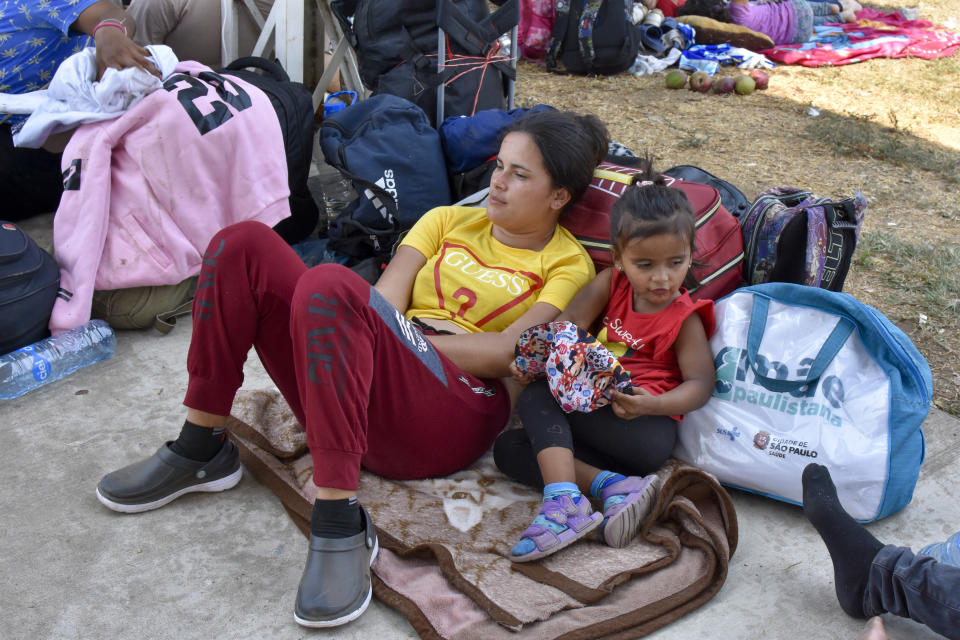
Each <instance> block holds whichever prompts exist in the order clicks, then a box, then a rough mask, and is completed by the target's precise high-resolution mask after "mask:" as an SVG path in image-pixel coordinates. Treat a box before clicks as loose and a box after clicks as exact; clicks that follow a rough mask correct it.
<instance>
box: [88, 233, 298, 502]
mask: <svg viewBox="0 0 960 640" xmlns="http://www.w3.org/2000/svg"><path fill="white" fill-rule="evenodd" d="M305 271H306V267H305V266H304V265H303V262H302V261H301V260H300V258H299V257H297V255H296V253H294V251H293V250H292V249H290V247H289V246H287V244H286V243H285V242H284V241H283V240H282V239H281V238H280V237H279V236H278V235H276V234H275V233H274V232H273V231H272V230H271V229H270V228H269V227H267V226H266V225H264V224H262V223H259V222H252V221H248V222H241V223H238V224H235V225H231V226H229V227H227V228H225V229H223V230H221V231H220V232H218V233H217V234H216V235H215V236H214V237H213V239H212V240H211V241H210V244H209V246H208V247H207V251H206V253H205V254H204V257H203V265H202V267H201V270H200V276H199V279H198V284H197V292H196V298H195V300H194V306H193V335H192V337H191V340H190V350H189V352H188V354H187V371H188V373H189V382H188V386H187V393H186V397H185V399H184V405H186V407H187V416H186V421H185V422H184V424H183V427H182V428H181V430H180V435H179V436H178V437H177V439H176V440H175V441H173V442H171V443H168V444H165V445H163V446H162V447H161V448H160V449H159V450H158V451H157V453H155V454H154V455H153V456H151V457H150V458H147V459H146V460H142V461H140V462H137V463H134V464H132V465H128V466H127V467H124V468H122V469H119V470H118V471H114V472H112V473H110V474H107V475H106V476H104V478H103V479H102V480H101V481H100V484H99V486H98V488H97V496H98V498H99V499H100V501H101V502H102V503H103V504H104V505H106V506H107V507H109V508H111V509H114V510H117V511H122V512H126V513H135V512H139V511H146V510H149V509H155V508H158V507H162V506H163V505H165V504H167V503H169V502H171V501H172V500H174V499H176V498H177V497H179V496H181V495H183V494H184V493H189V492H193V491H222V490H224V489H229V488H231V487H233V486H234V485H236V483H237V482H239V480H240V475H241V471H240V464H239V454H238V452H237V449H236V446H235V445H233V444H232V443H230V442H227V441H226V439H225V436H224V434H223V429H222V427H223V424H224V422H225V421H226V418H227V416H228V415H229V413H230V408H231V407H232V406H233V398H234V396H235V395H236V392H237V389H239V388H240V384H241V383H242V382H243V363H244V362H245V361H246V357H247V353H248V352H249V350H250V347H251V346H253V347H255V348H256V349H257V353H258V354H259V355H260V359H261V361H262V362H263V365H264V368H265V369H266V370H267V373H269V374H270V376H271V377H272V378H273V380H274V382H275V383H276V384H277V387H278V389H280V392H281V393H282V394H283V395H284V397H285V398H286V400H287V402H288V404H289V405H290V408H291V409H292V410H293V413H294V415H295V416H296V417H297V419H298V420H299V421H300V422H301V424H302V423H303V421H304V417H303V410H302V407H301V403H300V399H299V395H298V387H297V384H296V377H295V371H294V362H293V353H292V349H291V342H290V334H289V322H290V301H291V300H292V298H293V291H294V288H295V287H296V283H297V280H298V279H299V277H300V276H301V275H302V274H303V273H304V272H305Z"/></svg>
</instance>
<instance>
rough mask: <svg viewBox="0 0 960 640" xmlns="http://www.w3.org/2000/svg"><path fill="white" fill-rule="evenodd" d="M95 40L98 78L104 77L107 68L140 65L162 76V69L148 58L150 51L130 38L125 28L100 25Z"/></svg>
mask: <svg viewBox="0 0 960 640" xmlns="http://www.w3.org/2000/svg"><path fill="white" fill-rule="evenodd" d="M94 42H95V43H96V45H97V80H99V79H100V78H102V77H103V73H104V71H106V70H107V68H113V69H126V68H128V67H138V68H140V69H143V70H144V71H146V72H147V73H151V74H153V75H155V76H157V77H158V78H159V77H160V71H158V70H157V68H156V67H155V66H154V64H153V63H152V62H150V60H148V59H147V56H149V55H150V52H149V51H148V50H147V49H145V48H144V47H141V46H140V45H138V44H136V43H135V42H134V41H133V40H131V39H130V38H128V37H127V36H126V34H124V32H123V30H121V29H117V28H114V27H110V26H104V27H100V29H98V30H97V34H96V36H95V37H94Z"/></svg>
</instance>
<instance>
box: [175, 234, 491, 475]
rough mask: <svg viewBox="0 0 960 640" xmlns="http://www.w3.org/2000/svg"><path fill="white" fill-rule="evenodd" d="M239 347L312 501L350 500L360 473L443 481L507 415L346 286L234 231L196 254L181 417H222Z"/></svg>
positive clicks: (396, 315)
mask: <svg viewBox="0 0 960 640" xmlns="http://www.w3.org/2000/svg"><path fill="white" fill-rule="evenodd" d="M251 346H253V347H255V348H256V351H257V354H258V355H259V356H260V360H261V362H262V363H263V365H264V367H265V368H266V370H267V373H269V374H270V377H271V378H273V381H274V382H275V383H276V384H277V387H278V388H279V389H280V392H281V393H282V394H283V396H284V398H286V400H287V402H288V403H289V404H290V408H291V409H292V410H293V412H294V414H295V415H296V417H297V420H298V421H299V422H300V424H301V425H303V426H304V427H305V429H306V432H307V443H308V445H309V447H310V452H311V453H312V454H313V480H314V483H315V484H316V485H317V486H319V487H328V488H334V489H347V490H355V489H356V488H357V485H358V480H359V473H360V466H361V465H363V467H364V468H366V469H368V470H370V471H372V472H373V473H376V474H378V475H381V476H384V477H388V478H396V479H413V478H428V477H435V476H442V475H447V474H449V473H452V472H454V471H457V470H459V469H462V468H464V467H466V466H469V465H470V464H471V463H472V462H473V461H475V460H476V459H477V458H479V457H480V456H481V455H483V453H484V452H485V451H486V450H487V449H488V448H489V447H490V446H491V444H492V443H493V441H494V439H495V438H496V436H497V434H498V433H499V432H500V430H501V429H502V428H503V425H504V424H505V423H506V421H507V418H508V417H509V414H510V401H509V398H508V395H507V392H506V390H505V389H504V387H503V386H502V384H501V383H500V382H499V381H485V380H481V379H479V378H476V377H474V376H472V375H470V374H468V373H465V372H463V371H462V370H460V369H459V368H458V367H457V366H456V365H454V364H453V363H452V362H451V361H450V360H449V359H448V358H446V357H445V356H444V355H443V354H441V353H440V352H438V351H437V350H436V349H434V348H433V346H432V345H431V344H430V342H429V340H427V339H426V337H424V335H423V334H422V333H421V332H420V330H419V329H417V328H416V327H414V326H413V325H412V324H411V323H410V322H409V321H407V320H406V319H405V318H404V317H403V315H402V314H401V313H400V312H399V311H397V310H396V308H395V307H393V306H392V305H391V304H390V303H389V302H387V300H386V299H385V298H384V297H383V296H381V295H380V294H379V293H378V292H377V291H376V290H375V289H374V288H373V287H371V286H370V285H369V284H367V282H365V281H364V280H363V279H362V278H360V277H359V276H358V275H356V274H355V273H353V272H352V271H350V270H349V269H347V268H345V267H342V266H340V265H332V264H324V265H320V266H317V267H314V268H313V269H309V270H308V269H307V268H306V267H305V266H304V265H303V263H302V262H301V260H300V258H299V257H298V256H297V254H296V253H294V251H293V250H292V249H291V248H290V247H289V246H287V244H286V243H285V242H284V241H283V240H282V239H281V238H280V237H279V236H278V235H276V234H275V233H274V232H273V231H272V230H271V229H270V228H269V227H267V226H266V225H263V224H261V223H259V222H241V223H239V224H235V225H232V226H230V227H227V228H226V229H224V230H222V231H221V232H219V233H218V234H217V235H216V236H214V237H213V239H212V240H211V241H210V245H209V247H208V248H207V252H206V253H205V254H204V260H203V267H202V269H201V271H200V279H199V283H198V285H197V297H196V300H195V302H194V306H193V337H192V339H191V342H190V352H189V354H188V356H187V371H188V372H189V375H190V381H189V384H188V387H187V395H186V398H185V399H184V405H186V406H187V407H190V408H193V409H198V410H200V411H207V412H209V413H215V414H219V415H226V414H228V413H230V409H231V407H232V406H233V398H234V395H235V394H236V392H237V389H239V388H240V385H241V383H242V382H243V363H244V361H245V360H246V357H247V353H248V352H249V350H250V347H251Z"/></svg>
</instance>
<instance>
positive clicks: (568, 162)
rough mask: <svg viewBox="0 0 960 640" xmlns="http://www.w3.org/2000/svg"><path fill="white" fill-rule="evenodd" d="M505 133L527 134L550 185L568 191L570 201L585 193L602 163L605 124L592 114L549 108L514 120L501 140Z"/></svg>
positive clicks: (605, 146) (606, 143)
mask: <svg viewBox="0 0 960 640" xmlns="http://www.w3.org/2000/svg"><path fill="white" fill-rule="evenodd" d="M508 133H525V134H527V135H528V136H530V138H531V139H532V140H533V142H534V144H536V145H537V149H539V150H540V156H541V157H542V158H543V166H544V167H545V168H546V169H547V173H549V174H550V178H551V179H552V180H553V186H554V188H555V189H560V188H563V189H566V190H567V191H569V192H570V202H571V203H572V202H576V201H577V200H578V199H579V198H580V196H582V195H583V194H584V193H586V191H587V187H589V186H590V180H592V179H593V170H594V169H596V168H597V165H598V164H600V163H601V162H603V159H604V158H605V157H606V155H607V147H608V146H609V144H610V135H609V134H608V133H607V127H606V126H604V124H603V123H602V122H600V119H599V118H597V117H596V116H594V115H578V114H576V113H573V112H570V111H554V110H552V109H551V110H546V111H534V112H533V113H530V114H527V115H525V116H523V117H522V118H520V119H519V120H515V121H514V122H513V123H512V124H511V125H510V126H509V127H507V128H506V129H505V130H504V131H503V134H502V135H501V138H500V139H501V141H502V140H503V138H504V137H506V135H507V134H508ZM568 204H569V203H568Z"/></svg>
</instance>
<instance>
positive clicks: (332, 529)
mask: <svg viewBox="0 0 960 640" xmlns="http://www.w3.org/2000/svg"><path fill="white" fill-rule="evenodd" d="M361 531H363V522H362V521H361V519H360V503H359V502H357V499H356V497H353V498H344V499H343V500H319V499H318V500H315V501H314V503H313V513H312V514H311V515H310V533H312V534H313V535H315V536H317V537H318V538H349V537H350V536H354V535H357V534H358V533H360V532H361Z"/></svg>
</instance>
